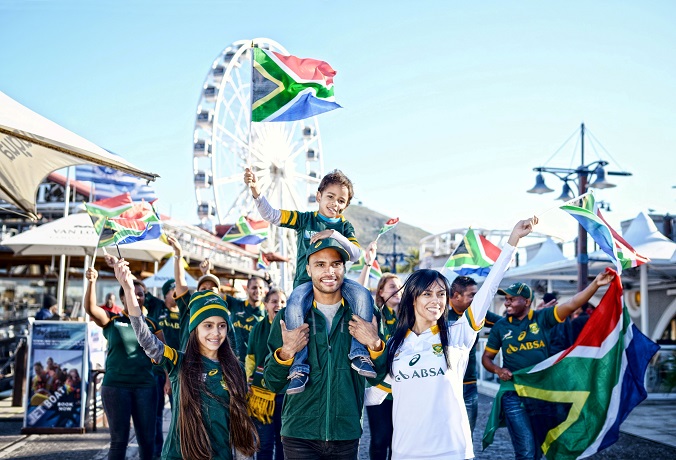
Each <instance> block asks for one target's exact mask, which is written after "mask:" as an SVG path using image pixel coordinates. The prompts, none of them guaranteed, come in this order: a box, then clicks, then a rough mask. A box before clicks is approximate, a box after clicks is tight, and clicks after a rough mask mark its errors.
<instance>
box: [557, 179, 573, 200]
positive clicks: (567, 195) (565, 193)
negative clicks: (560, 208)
mask: <svg viewBox="0 0 676 460" xmlns="http://www.w3.org/2000/svg"><path fill="white" fill-rule="evenodd" d="M573 198H575V195H574V194H573V191H572V190H571V189H570V185H568V182H564V183H563V190H561V195H559V197H558V198H557V200H560V201H570V200H572V199H573Z"/></svg>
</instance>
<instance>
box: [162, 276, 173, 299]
mask: <svg viewBox="0 0 676 460" xmlns="http://www.w3.org/2000/svg"><path fill="white" fill-rule="evenodd" d="M172 289H176V281H175V280H174V279H173V278H172V279H170V280H167V281H166V282H165V283H164V284H163V285H162V295H163V296H164V297H166V296H167V294H169V291H171V290H172Z"/></svg>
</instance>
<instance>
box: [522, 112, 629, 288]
mask: <svg viewBox="0 0 676 460" xmlns="http://www.w3.org/2000/svg"><path fill="white" fill-rule="evenodd" d="M584 135H585V126H584V123H582V124H581V125H580V166H578V167H577V168H575V169H569V168H551V167H547V166H538V167H537V168H533V171H536V172H537V173H538V175H537V176H536V178H535V186H534V187H533V188H531V189H530V190H527V192H528V193H537V194H543V193H549V192H553V191H554V190H552V189H550V188H549V187H547V185H546V184H545V180H544V177H543V175H542V173H548V174H553V175H554V176H556V177H558V178H559V179H560V180H561V181H563V190H562V192H561V195H560V196H559V197H558V198H557V199H558V200H562V201H568V200H571V199H573V198H575V195H573V190H572V188H571V187H570V185H569V182H573V183H574V184H576V185H577V193H578V194H577V196H580V195H583V194H585V193H587V190H588V188H590V187H591V188H598V189H604V188H611V187H615V184H612V183H610V182H608V181H607V180H606V171H605V169H604V167H605V166H607V165H608V162H607V161H603V160H598V161H594V162H592V163H589V164H585V163H584ZM566 142H567V141H566ZM607 174H608V175H609V176H631V173H630V172H624V171H608V173H607ZM592 178H594V180H593V181H591V182H590V180H591V179H592ZM588 277H589V257H588V255H587V231H586V230H585V229H584V227H583V226H582V225H579V224H578V231H577V290H578V292H579V291H582V290H583V289H584V288H586V287H587V278H588Z"/></svg>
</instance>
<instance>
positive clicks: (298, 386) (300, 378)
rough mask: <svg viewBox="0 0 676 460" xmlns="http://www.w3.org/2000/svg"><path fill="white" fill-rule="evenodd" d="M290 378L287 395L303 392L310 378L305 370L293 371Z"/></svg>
mask: <svg viewBox="0 0 676 460" xmlns="http://www.w3.org/2000/svg"><path fill="white" fill-rule="evenodd" d="M288 378H289V386H288V387H286V394H287V395H293V394H296V393H302V392H303V390H305V385H306V384H307V382H308V380H309V377H308V375H307V374H305V373H303V372H292V373H291V375H289V377H288Z"/></svg>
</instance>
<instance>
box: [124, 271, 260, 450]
mask: <svg viewBox="0 0 676 460" xmlns="http://www.w3.org/2000/svg"><path fill="white" fill-rule="evenodd" d="M115 276H116V277H117V279H118V281H119V282H120V284H121V285H122V287H123V288H124V293H125V299H126V303H127V309H128V313H129V317H130V319H131V324H132V327H133V328H134V332H135V333H136V338H137V339H138V341H139V343H140V344H141V346H142V347H143V350H144V351H145V353H146V355H148V357H150V358H151V359H152V360H153V361H154V362H155V363H157V364H159V365H161V366H163V367H164V368H165V369H166V370H167V372H168V374H169V380H170V381H171V389H172V397H173V399H174V409H175V410H173V411H172V414H171V425H170V427H169V434H168V436H167V441H166V442H165V444H164V449H163V450H162V458H163V459H171V460H173V459H177V460H178V459H181V458H186V459H191V460H207V459H222V460H230V459H232V458H233V449H234V450H235V451H236V452H237V453H239V454H241V455H245V456H247V457H251V456H252V455H253V454H254V453H255V452H256V450H257V449H258V444H259V443H258V435H257V433H256V428H255V427H254V425H253V422H252V420H251V418H250V417H249V414H248V411H247V401H246V395H247V385H246V378H245V375H244V371H243V370H242V367H241V366H240V364H239V361H238V360H237V357H236V356H235V354H234V353H233V351H232V348H231V347H230V344H229V342H228V339H227V331H228V328H229V327H231V325H230V321H229V319H228V308H227V304H226V303H225V301H224V300H223V299H222V298H221V297H220V296H219V295H217V294H215V293H213V292H212V291H198V292H195V293H194V294H193V295H192V297H191V298H190V303H189V307H190V323H189V326H188V329H189V333H190V335H189V338H188V344H187V346H186V349H185V352H179V351H178V350H175V349H173V348H171V347H169V346H167V345H165V344H163V343H162V342H161V341H159V340H158V339H156V338H155V337H154V336H153V335H152V334H151V333H150V331H149V329H148V327H147V325H146V324H145V322H144V321H143V316H142V313H141V309H140V308H139V306H138V302H137V301H136V297H135V296H134V291H133V276H132V274H131V272H130V271H129V266H128V263H127V262H126V261H125V260H124V259H122V260H120V261H118V263H117V264H116V265H115ZM176 408H178V410H176Z"/></svg>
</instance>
